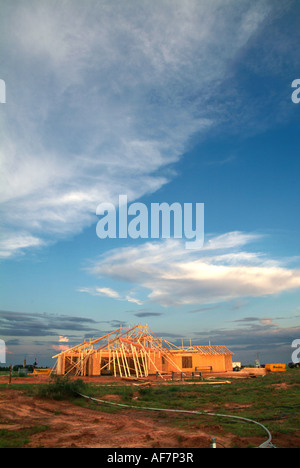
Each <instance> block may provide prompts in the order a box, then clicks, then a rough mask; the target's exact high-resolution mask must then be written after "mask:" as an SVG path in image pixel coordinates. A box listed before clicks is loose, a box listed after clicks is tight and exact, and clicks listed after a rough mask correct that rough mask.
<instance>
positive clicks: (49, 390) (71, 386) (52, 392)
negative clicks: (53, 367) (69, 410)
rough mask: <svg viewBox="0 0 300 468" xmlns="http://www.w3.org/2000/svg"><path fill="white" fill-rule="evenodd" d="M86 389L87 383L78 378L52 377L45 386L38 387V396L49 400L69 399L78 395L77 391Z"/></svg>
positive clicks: (80, 391)
mask: <svg viewBox="0 0 300 468" xmlns="http://www.w3.org/2000/svg"><path fill="white" fill-rule="evenodd" d="M87 391H88V384H86V383H85V382H83V381H82V380H80V379H77V380H70V379H68V378H67V377H61V376H58V377H54V378H53V380H52V382H50V383H49V384H48V385H47V386H46V387H43V388H40V389H39V391H38V392H39V396H42V397H44V398H50V399H51V400H69V399H71V398H76V397H78V396H79V395H78V393H85V394H86V392H87Z"/></svg>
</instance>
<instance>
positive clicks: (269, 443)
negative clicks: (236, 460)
mask: <svg viewBox="0 0 300 468" xmlns="http://www.w3.org/2000/svg"><path fill="white" fill-rule="evenodd" d="M77 394H78V395H80V396H81V397H83V398H86V399H88V400H92V401H96V402H98V403H104V404H108V405H113V406H119V407H122V408H131V409H135V410H147V411H163V412H168V413H187V414H200V415H206V416H217V417H220V418H231V419H239V420H242V421H246V422H249V423H253V424H256V425H258V426H260V427H261V428H262V429H264V431H265V432H266V433H267V435H268V438H267V440H266V441H265V442H263V443H262V444H260V445H259V446H258V447H257V448H270V447H271V448H276V447H275V445H273V443H272V436H271V433H270V431H269V430H268V429H267V428H266V427H265V426H264V425H263V424H261V423H260V422H258V421H254V420H253V419H249V418H245V417H243V416H234V415H229V414H220V413H210V412H206V411H191V410H175V409H169V408H151V407H147V406H133V405H126V404H122V403H115V402H112V401H107V400H100V399H97V398H93V397H91V396H88V395H83V394H82V393H78V392H77Z"/></svg>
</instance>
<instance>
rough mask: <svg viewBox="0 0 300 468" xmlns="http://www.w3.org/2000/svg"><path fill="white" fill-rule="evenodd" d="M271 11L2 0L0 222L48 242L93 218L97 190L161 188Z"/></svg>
mask: <svg viewBox="0 0 300 468" xmlns="http://www.w3.org/2000/svg"><path fill="white" fill-rule="evenodd" d="M269 11H270V3H269V2H267V1H261V0H260V1H259V2H253V1H252V2H238V3H237V2H236V1H227V2H226V3H225V4H224V2H223V0H222V1H221V0H215V1H214V2H198V1H196V0H189V1H176V0H164V1H161V2H158V3H155V4H154V3H153V2H152V1H139V2H136V1H131V2H126V3H124V2H122V1H117V0H116V1H114V2H110V1H103V2H94V1H85V2H79V1H74V0H72V1H65V2H60V4H59V5H57V8H53V6H52V5H51V3H49V2H48V1H44V0H38V1H32V2H31V3H30V5H23V3H20V2H19V3H13V5H6V6H5V7H4V9H3V15H2V18H3V25H2V26H3V31H4V33H3V38H4V40H3V49H4V51H5V55H6V54H7V56H8V55H9V56H10V54H11V50H13V51H14V59H13V60H11V59H7V58H6V61H5V63H6V67H7V68H6V71H5V73H6V82H7V88H8V92H7V103H6V104H5V115H3V118H2V120H3V122H2V131H1V138H0V156H1V172H2V174H3V175H2V177H3V183H1V200H2V204H1V219H2V224H4V225H5V226H6V228H7V229H9V230H10V231H11V232H14V236H19V235H20V231H22V233H24V234H23V235H24V236H27V238H28V239H29V238H30V237H32V238H36V239H43V240H44V241H45V240H46V241H48V239H49V238H50V239H51V241H53V240H56V239H59V238H60V237H62V236H69V235H73V234H74V233H78V232H81V231H82V230H83V229H84V228H85V227H87V226H90V225H91V224H92V223H93V222H94V221H95V211H96V207H97V205H98V204H99V203H100V202H102V201H112V202H115V201H116V200H117V197H118V195H119V194H120V193H126V194H127V195H128V200H133V199H136V198H138V197H140V196H142V195H143V194H146V193H152V192H154V191H156V190H158V189H159V188H160V187H162V185H164V184H165V183H167V181H168V178H169V173H168V172H166V171H165V169H166V168H167V167H168V165H169V164H170V163H174V162H176V161H178V160H179V158H180V157H181V156H182V154H183V153H184V151H185V150H186V148H187V146H188V144H189V140H190V138H191V137H192V136H193V134H195V133H199V132H200V133H201V132H205V131H206V130H207V128H210V127H211V126H212V125H214V124H215V123H216V121H217V119H218V118H217V117H216V115H218V114H214V113H213V111H214V110H215V108H214V109H212V108H211V104H210V105H209V104H208V102H209V97H211V96H213V95H214V86H215V84H216V83H219V84H220V83H222V81H223V80H224V79H225V78H226V77H227V76H228V74H229V73H230V71H229V70H230V63H232V60H233V59H234V57H235V56H236V55H237V54H238V53H239V52H240V51H241V50H242V49H243V47H245V45H246V44H247V42H248V41H249V39H250V38H251V36H252V35H253V34H254V33H255V31H256V30H257V28H258V27H259V25H260V24H261V23H262V21H263V20H264V18H265V17H266V16H267V14H268V12H269ZM2 26H1V29H2ZM20 32H21V33H20ZM27 245H28V247H30V246H33V245H34V242H32V243H30V242H28V243H27ZM24 246H25V244H24ZM6 248H7V252H8V253H7V255H12V254H13V253H15V252H17V250H18V249H15V248H12V249H10V250H9V244H6Z"/></svg>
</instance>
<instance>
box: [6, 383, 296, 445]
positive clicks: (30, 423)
mask: <svg viewBox="0 0 300 468" xmlns="http://www.w3.org/2000/svg"><path fill="white" fill-rule="evenodd" d="M47 380H48V378H46V377H45V376H38V377H27V378H26V379H18V378H16V379H13V381H12V383H22V384H24V383H28V384H29V383H33V382H34V383H46V382H47ZM105 380H107V381H106V382H105V384H106V385H109V378H107V379H105ZM0 382H3V383H4V382H5V380H4V379H3V378H1V379H0ZM99 382H100V383H104V382H103V378H100V379H99ZM114 382H115V380H114ZM93 383H96V381H95V380H94V379H93ZM122 383H123V384H124V382H122ZM115 396H116V395H114V396H113V395H112V398H111V399H112V400H113V397H115ZM106 397H107V399H109V396H108V395H107V396H106ZM170 419H171V416H170V417H169V415H168V418H163V417H160V416H159V414H158V413H154V412H153V413H152V412H150V411H135V410H127V409H124V410H122V411H121V412H118V413H114V414H111V413H105V412H101V411H98V410H96V409H95V410H94V409H89V408H84V407H81V406H78V405H75V404H73V403H71V402H68V401H52V400H48V399H43V398H40V397H35V398H32V397H30V396H27V395H26V394H25V393H24V392H23V391H22V390H21V389H20V390H16V389H13V388H3V389H0V430H1V429H6V430H11V431H18V430H23V429H25V428H26V429H27V428H34V427H37V426H42V425H45V426H47V429H46V430H45V431H43V432H38V433H36V434H33V435H31V436H30V443H29V444H27V445H26V447H28V448H37V447H44V448H209V446H210V443H211V439H212V437H215V438H216V440H217V443H218V447H217V448H222V447H225V448H226V447H241V448H242V447H248V446H249V445H251V446H258V445H260V444H261V443H262V442H264V441H265V440H266V437H265V436H264V435H262V437H252V438H250V437H245V438H241V437H237V436H235V435H233V434H228V433H226V435H224V433H223V431H222V427H221V426H218V425H216V426H205V425H203V427H200V428H199V424H198V425H197V427H196V426H195V423H194V422H191V425H190V427H189V430H188V431H184V430H181V429H178V428H174V427H173V426H172V425H171V424H170ZM168 422H169V424H168ZM272 436H275V437H273V442H274V443H275V444H276V446H278V447H291V448H292V447H297V446H299V436H298V437H296V438H295V441H293V440H291V437H290V436H285V435H284V434H275V435H272Z"/></svg>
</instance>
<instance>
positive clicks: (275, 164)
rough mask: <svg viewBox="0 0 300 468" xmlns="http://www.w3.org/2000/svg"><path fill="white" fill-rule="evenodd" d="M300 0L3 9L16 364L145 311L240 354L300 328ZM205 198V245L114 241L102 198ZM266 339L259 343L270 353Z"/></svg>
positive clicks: (7, 313) (6, 295)
mask: <svg viewBox="0 0 300 468" xmlns="http://www.w3.org/2000/svg"><path fill="white" fill-rule="evenodd" d="M299 20H300V6H299V2H297V1H293V0H291V1H286V2H284V3H283V2H282V1H276V0H272V1H271V0H269V1H268V0H260V1H253V0H252V1H247V0H243V1H239V0H235V1H233V0H232V1H231V0H226V1H224V0H222V1H221V0H210V1H208V0H207V1H206V0H202V1H200V0H197V1H196V0H186V1H185V0H180V1H179V0H178V1H177V0H160V1H155V2H153V1H149V0H148V1H146V0H144V1H141V0H139V1H135V0H129V1H128V2H125V3H124V2H122V1H118V0H113V1H104V0H103V1H99V2H94V1H91V0H87V1H85V2H79V1H77V0H72V1H63V2H61V1H59V2H57V1H52V2H49V1H44V0H39V1H36V0H31V1H28V2H22V1H19V0H12V1H10V2H6V4H5V5H3V6H1V20H0V22H1V36H2V37H1V53H0V78H1V79H3V80H4V81H5V83H6V103H5V104H0V106H1V107H0V119H1V130H0V131H1V138H0V155H1V189H0V190H1V206H0V211H1V214H0V219H1V221H0V229H1V233H0V235H1V237H0V258H1V263H0V269H1V272H0V274H1V290H0V295H1V310H0V338H1V339H3V340H4V341H5V342H6V345H7V362H9V363H10V362H13V363H17V362H22V361H23V359H24V357H26V358H27V362H29V363H30V362H31V361H33V360H34V358H35V357H37V359H38V363H39V364H40V365H48V364H51V362H52V360H51V356H52V355H53V354H55V353H56V352H57V350H59V349H62V347H63V346H67V345H72V344H75V343H78V342H81V341H83V339H86V338H90V337H98V336H101V334H104V333H105V332H106V331H110V330H113V329H114V328H117V327H118V326H119V324H120V323H121V324H124V325H125V324H131V325H134V324H137V323H142V324H145V323H147V324H148V325H149V326H150V328H151V329H152V330H153V331H154V332H155V333H156V334H158V335H160V336H164V337H166V338H168V339H170V340H171V341H173V342H175V343H178V344H181V342H182V340H183V341H184V342H185V343H189V342H190V339H191V340H192V342H193V343H195V344H207V343H208V342H209V341H210V342H211V343H212V344H225V345H227V346H228V347H229V348H230V349H231V350H232V351H233V352H234V353H235V355H236V360H239V361H240V360H241V361H244V362H253V361H254V359H256V358H257V355H259V357H260V360H261V361H262V362H267V361H269V362H276V361H283V362H288V361H289V360H290V359H291V353H292V348H291V343H292V341H293V340H294V339H297V338H300V326H299V323H300V321H299V317H300V303H299V288H300V268H299V231H300V219H299V215H298V211H299V210H298V205H299V201H300V196H299V173H300V170H299V169H300V167H299V166H300V163H299V149H300V141H299V125H300V104H295V103H293V102H292V99H291V95H292V92H293V89H292V87H291V83H292V82H293V80H295V79H298V78H300V58H299V54H297V49H298V47H299V39H300V33H299V27H298V25H299ZM120 194H126V195H127V197H128V201H129V203H132V202H137V201H139V202H142V203H144V204H145V205H146V206H147V207H148V208H149V209H150V206H151V203H163V202H167V203H169V204H171V203H174V202H178V203H181V204H183V203H193V204H195V203H204V206H205V228H204V231H205V242H204V246H203V248H202V249H199V250H192V251H188V250H187V249H185V247H184V239H173V238H171V239H167V240H166V239H158V240H157V239H155V240H154V239H151V238H149V239H131V238H127V239H105V240H101V239H99V238H98V237H97V235H96V224H97V221H98V218H97V216H96V209H97V206H98V205H99V204H100V203H102V202H111V203H114V204H116V205H117V201H118V197H119V195H120ZM258 353H259V354H258Z"/></svg>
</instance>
